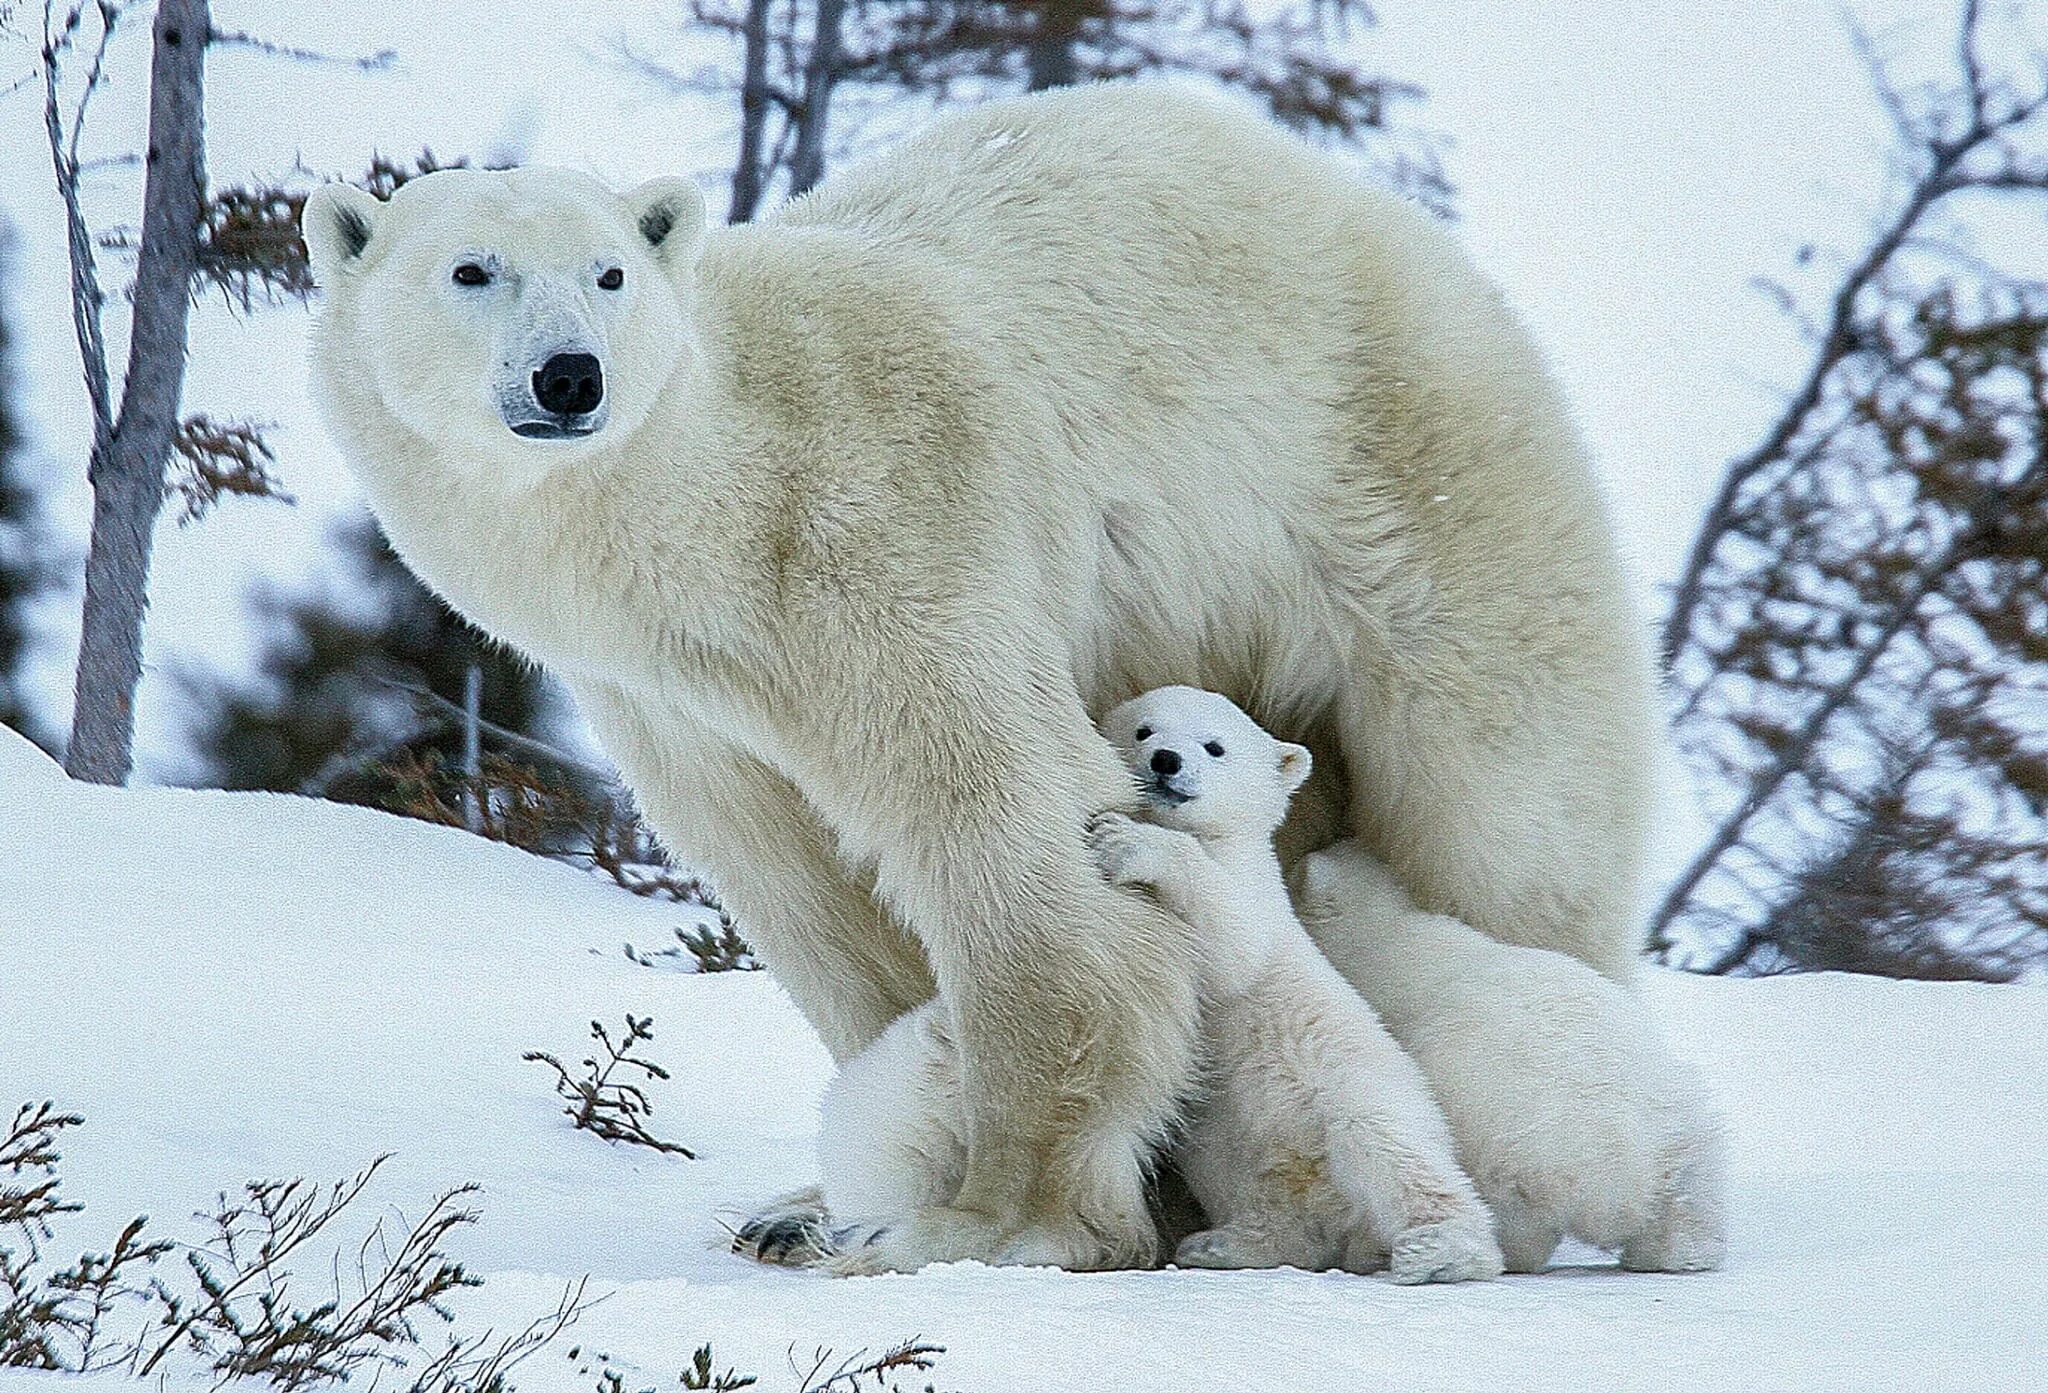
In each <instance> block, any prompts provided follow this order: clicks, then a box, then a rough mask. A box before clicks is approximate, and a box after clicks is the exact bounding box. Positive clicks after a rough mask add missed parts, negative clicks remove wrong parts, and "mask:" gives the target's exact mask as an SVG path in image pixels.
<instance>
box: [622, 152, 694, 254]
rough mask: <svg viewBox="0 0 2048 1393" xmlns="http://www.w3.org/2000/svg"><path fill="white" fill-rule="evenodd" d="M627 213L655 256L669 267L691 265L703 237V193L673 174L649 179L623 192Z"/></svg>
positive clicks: (687, 181) (690, 182)
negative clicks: (630, 190) (626, 192)
mask: <svg viewBox="0 0 2048 1393" xmlns="http://www.w3.org/2000/svg"><path fill="white" fill-rule="evenodd" d="M626 215H627V216H628V217H630V218H631V219H632V220H633V227H634V229H635V230H636V231H638V232H639V234H640V235H641V236H642V237H644V238H645V239H646V240H647V245H648V246H649V247H650V248H651V249H652V250H653V252H654V256H655V259H656V260H657V261H659V262H661V264H662V265H664V266H666V267H668V268H669V269H671V270H676V269H679V268H682V267H685V266H688V265H690V264H691V263H692V262H693V261H695V260H696V259H697V248H698V247H699V246H700V245H701V244H702V243H703V241H704V217H705V213H704V193H703V191H702V190H701V189H699V188H698V187H697V184H696V181H695V180H691V179H683V178H678V177H677V176H675V175H673V174H668V175H663V176H662V177H661V178H659V179H649V180H648V181H647V182H646V183H644V184H642V185H641V186H640V187H639V188H637V189H635V190H633V191H632V192H631V193H629V194H627V195H626Z"/></svg>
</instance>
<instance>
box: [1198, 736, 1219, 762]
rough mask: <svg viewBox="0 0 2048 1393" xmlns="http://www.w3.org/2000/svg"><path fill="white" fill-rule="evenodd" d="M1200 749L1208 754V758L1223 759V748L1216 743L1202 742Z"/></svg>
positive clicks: (1211, 741) (1213, 741) (1210, 741)
mask: <svg viewBox="0 0 2048 1393" xmlns="http://www.w3.org/2000/svg"><path fill="white" fill-rule="evenodd" d="M1202 748H1203V749H1205V750H1207V751H1208V752H1209V758H1211V759H1221V758H1223V746H1222V744H1221V743H1220V742H1218V741H1215V740H1204V741H1203V742H1202Z"/></svg>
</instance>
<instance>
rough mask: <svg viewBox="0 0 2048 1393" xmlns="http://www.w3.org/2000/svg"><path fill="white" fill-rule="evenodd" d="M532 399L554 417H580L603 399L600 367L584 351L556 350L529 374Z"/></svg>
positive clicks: (602, 380)
mask: <svg viewBox="0 0 2048 1393" xmlns="http://www.w3.org/2000/svg"><path fill="white" fill-rule="evenodd" d="M533 399H534V400H535V401H537V402H539V403H540V405H541V409H542V410H543V411H550V412H553V413H554V414H555V415H557V416H581V415H583V414H584V413H585V412H588V411H595V410H597V404H598V403H599V402H601V401H603V400H604V368H603V367H602V366H601V365H600V364H599V363H598V361H597V359H596V358H594V357H592V356H591V355H590V354H588V353H557V354H556V355H555V356H554V357H552V358H550V359H548V360H547V361H546V362H545V363H542V364H541V365H540V371H539V372H537V373H535V374H534V375H533Z"/></svg>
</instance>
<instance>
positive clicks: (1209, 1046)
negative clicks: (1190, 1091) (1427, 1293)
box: [819, 687, 1501, 1282]
mask: <svg viewBox="0 0 2048 1393" xmlns="http://www.w3.org/2000/svg"><path fill="white" fill-rule="evenodd" d="M1103 729H1104V733H1105V734H1107V735H1108V736H1109V737H1110V738H1111V739H1112V740H1113V741H1115V742H1116V743H1117V745H1118V747H1119V748H1120V749H1122V750H1123V751H1124V754H1125V756H1126V759H1127V761H1128V762H1129V764H1130V767H1131V771H1132V773H1133V775H1134V776H1135V777H1136V778H1137V779H1138V781H1139V783H1140V786H1141V788H1142V789H1143V791H1144V795H1145V801H1146V803H1147V804H1148V808H1149V812H1148V815H1149V816H1150V817H1152V818H1153V819H1154V821H1153V822H1151V823H1141V822H1134V821H1132V820H1131V819H1130V818H1128V817H1125V816H1123V815H1122V814H1120V813H1107V814H1104V815H1103V816H1102V817H1101V818H1099V819H1098V820H1097V821H1096V824H1095V826H1094V828H1093V829H1092V843H1093V846H1094V849H1095V853H1096V857H1097V859H1098V860H1099V861H1100V862H1101V864H1102V867H1103V870H1104V872H1105V874H1107V875H1108V876H1109V878H1110V879H1111V880H1112V881H1113V882H1115V883H1117V884H1122V885H1145V886H1149V887H1151V888H1152V890H1153V891H1154V892H1155V893H1156V894H1157V895H1158V897H1159V899H1160V900H1161V901H1162V902H1163V903H1164V904H1165V905H1166V907H1167V908H1168V909H1170V910H1172V911H1173V912H1174V913H1175V914H1177V915H1179V916H1180V917H1181V918H1182V919H1184V920H1185V921H1186V922H1187V923H1188V924H1189V925H1190V926H1192V927H1193V928H1194V930H1195V931H1196V934H1197V937H1198V939H1199V940H1200V951H1201V963H1202V969H1201V971H1202V990H1201V995H1202V1035H1203V1044H1204V1053H1205V1056H1206V1059H1207V1068H1206V1070H1205V1071H1204V1076H1203V1084H1202V1089H1201V1094H1200V1097H1199V1099H1198V1100H1197V1101H1196V1103H1195V1104H1194V1107H1193V1109H1192V1113H1191V1116H1190V1120H1189V1123H1188V1127H1187V1132H1186V1136H1185V1138H1184V1140H1182V1142H1181V1143H1180V1144H1179V1145H1178V1147H1177V1148H1176V1149H1175V1153H1174V1154H1175V1159H1176V1160H1177V1162H1178V1164H1179V1166H1180V1169H1181V1173H1182V1175H1183V1176H1184V1177H1185V1178H1186V1180H1187V1182H1188V1186H1189V1188H1190V1190H1192V1191H1193V1193H1194V1196H1195V1198H1196V1200H1198V1201H1199V1202H1200V1204H1201V1205H1202V1208H1203V1210H1204V1212H1205V1213H1206V1214H1207V1216H1208V1218H1209V1221H1210V1224H1211V1227H1210V1228H1208V1229H1206V1230H1204V1231H1201V1232H1198V1233H1194V1234H1191V1235H1189V1236H1188V1237H1187V1238H1185V1239H1184V1240H1182V1242H1181V1243H1180V1246H1179V1248H1178V1250H1177V1251H1176V1253H1175V1255H1174V1256H1175V1260H1176V1261H1178V1262H1180V1263H1181V1264H1183V1265H1185V1266H1196V1267H1278V1266H1294V1267H1303V1268H1311V1269H1319V1268H1328V1267H1342V1268H1347V1269H1349V1270H1352V1271H1357V1272H1370V1271H1378V1270H1380V1269H1381V1268H1385V1269H1387V1270H1388V1272H1389V1275H1391V1276H1392V1277H1393V1278H1394V1280H1396V1281H1400V1282H1429V1281H1461V1280H1466V1279H1470V1278H1485V1277H1491V1276H1494V1275H1496V1274H1497V1273H1499V1271H1500V1270H1501V1257H1500V1250H1499V1248H1498V1246H1497V1245H1496V1244H1495V1242H1494V1239H1493V1233H1492V1226H1491V1221H1490V1220H1489V1217H1488V1215H1487V1212H1486V1208H1485V1206H1484V1205H1483V1204H1481V1203H1480V1201H1479V1198H1478V1196H1477V1195H1476V1194H1475V1193H1474V1192H1473V1188H1472V1184H1471V1182H1470V1181H1469V1180H1468V1179H1466V1177H1465V1175H1464V1173H1463V1172H1462V1171H1461V1170H1459V1168H1458V1163H1457V1160H1456V1157H1455V1154H1454V1150H1453V1145H1452V1141H1451V1136H1450V1133H1449V1131H1448V1130H1447V1128H1446V1127H1445V1125H1444V1119H1443V1115H1442V1114H1441V1113H1440V1112H1439V1111H1438V1109H1437V1106H1436V1104H1435V1102H1434V1101H1433V1100H1432V1099H1431V1098H1430V1095H1429V1090H1428V1087H1427V1085H1426V1084H1424V1082H1423V1079H1422V1075H1421V1074H1420V1073H1419V1072H1417V1070H1416V1068H1415V1065H1414V1063H1413V1062H1412V1061H1411V1060H1410V1059H1409V1058H1408V1057H1407V1055H1405V1054H1403V1053H1402V1052H1401V1048H1400V1046H1398V1045H1396V1044H1395V1043H1394V1041H1393V1039H1392V1037H1391V1036H1389V1035H1388V1034H1387V1032H1386V1031H1385V1030H1384V1029H1383V1028H1382V1027H1381V1026H1380V1023H1379V1022H1378V1020H1376V1019H1375V1018H1374V1016H1373V1013H1372V1009H1371V1008H1370V1007H1369V1006H1367V1005H1366V1004H1365V1003H1364V1002H1363V1001H1362V1000H1360V999H1359V996H1358V994H1357V993H1356V992H1354V991H1353V990H1352V989H1351V987H1350V986H1349V985H1348V984H1346V983H1345V981H1344V979H1343V978H1341V977H1340V976H1338V975H1337V973H1336V972H1335V971H1334V970H1333V969H1332V968H1331V967H1330V965H1329V963H1327V962H1326V961H1324V959H1323V957H1322V955H1321V954H1320V953H1318V952H1317V951H1316V949H1315V946H1314V945H1313V944H1312V943H1310V942H1309V940H1308V936H1307V934H1306V933H1304V932H1303V931H1302V928H1301V925H1300V924H1299V923H1298V922H1296V920H1295V918H1294V912H1293V910H1292V909H1291V908H1290V907H1289V905H1288V900H1287V891H1286V888H1285V886H1284V885H1283V883H1282V881H1281V876H1280V866H1279V862H1278V860H1277V859H1276V858H1275V857H1274V854H1273V842H1272V839H1273V832H1274V830H1275V829H1276V828H1278V827H1279V825H1280V822H1281V819H1282V818H1283V817H1284V816H1285V814H1286V811H1287V802H1288V799H1289V797H1290V795H1292V793H1293V792H1294V790H1295V789H1296V788H1298V787H1299V786H1300V785H1301V783H1302V781H1303V780H1304V779H1306V778H1307V777H1308V773H1309V769H1310V763H1311V760H1310V755H1309V752H1308V751H1307V750H1306V749H1304V748H1303V747H1302V746H1300V745H1293V744H1286V743H1283V742H1280V741H1277V740H1275V739H1273V737H1272V736H1270V735H1268V734H1267V733H1266V732H1265V731H1264V730H1262V729H1261V728H1260V727H1259V726H1258V725H1257V724H1256V723H1255V722H1254V721H1253V720H1252V719H1251V718H1250V717H1249V716H1247V715H1245V714H1244V712H1242V711H1241V710H1239V709H1238V708H1237V707H1236V706H1234V705H1233V704H1231V703H1230V702H1229V701H1227V700H1225V699H1224V698H1222V697H1220V696H1216V695H1214V694H1213V693H1209V692H1200V691H1194V690H1192V689H1190V688H1186V687H1169V688H1162V689H1160V690H1158V691H1154V692H1150V693H1147V694H1146V695H1144V696H1142V697H1139V698H1137V699H1136V700H1133V701H1131V702H1128V703H1126V704H1124V705H1123V706H1120V707H1118V708H1117V709H1116V710H1115V711H1113V712H1111V713H1110V714H1109V716H1108V717H1107V718H1106V719H1105V722H1104V726H1103ZM959 1100H960V1087H959V1075H958V1058H957V1053H956V1052H955V1050H954V1049H953V1046H952V1043H951V1041H950V1040H949V1039H948V1038H947V1035H946V1027H945V1023H944V1018H943V1016H942V1015H941V1013H940V1012H939V1011H938V1010H937V1008H936V1007H934V1006H928V1007H925V1008H923V1009H920V1010H917V1011H913V1012H910V1013H908V1014H907V1015H905V1016H903V1017H902V1018H901V1019H899V1020H898V1021H897V1022H896V1023H895V1024H894V1025H892V1026H890V1027H889V1029H888V1030H887V1031H885V1032H884V1033H883V1035H882V1037H881V1039H879V1040H878V1041H876V1042H875V1044H873V1045H871V1046H870V1047H869V1048H868V1049H866V1050H864V1051H862V1052H861V1053H860V1054H859V1055H856V1056H855V1057H854V1058H853V1059H851V1060H849V1061H848V1062H847V1063H846V1065H845V1066H844V1067H843V1068H842V1069H841V1071H840V1074H839V1077H838V1078H837V1079H836V1080H835V1081H834V1083H833V1085H832V1087H831V1088H830V1089H829V1090H828V1091H827V1093H826V1097H825V1104H824V1110H823V1118H822V1129H821V1132H820V1156H819V1160H820V1165H821V1170H822V1173H823V1175H824V1178H825V1184H824V1188H825V1202H826V1207H827V1209H828V1210H829V1211H830V1212H831V1214H832V1215H833V1216H834V1218H835V1219H836V1220H839V1221H841V1222H842V1223H844V1225H845V1227H844V1228H842V1229H841V1230H839V1231H838V1236H837V1243H838V1244H839V1245H840V1246H842V1247H845V1248H847V1249H848V1251H846V1252H845V1253H844V1254H843V1255H842V1256H841V1257H839V1258H838V1259H837V1261H838V1262H839V1263H840V1265H842V1266H845V1267H850V1268H855V1269H858V1268H860V1267H861V1266H862V1265H863V1264H862V1257H861V1252H862V1250H861V1249H860V1248H859V1247H858V1246H856V1245H857V1244H858V1242H859V1241H860V1239H861V1238H863V1237H865V1236H866V1235H868V1234H871V1233H873V1232H875V1231H876V1230H877V1229H883V1230H885V1229H886V1226H887V1224H888V1223H889V1221H890V1219H891V1217H892V1216H895V1215H901V1214H912V1213H915V1212H917V1210H918V1209H919V1208H921V1207H922V1206H924V1205H927V1204H930V1203H933V1202H934V1201H933V1199H932V1196H934V1195H943V1194H944V1193H946V1191H947V1188H948V1186H950V1185H952V1184H956V1183H957V1177H958V1172H959V1169H960V1166H961V1165H962V1164H963V1162H964V1158H965V1152H966V1148H965V1144H964V1139H963V1136H962V1129H961V1119H962V1112H961V1108H960V1101H959Z"/></svg>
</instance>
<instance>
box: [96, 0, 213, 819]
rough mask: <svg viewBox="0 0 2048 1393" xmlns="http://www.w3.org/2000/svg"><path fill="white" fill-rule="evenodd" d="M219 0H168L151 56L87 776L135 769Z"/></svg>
mask: <svg viewBox="0 0 2048 1393" xmlns="http://www.w3.org/2000/svg"><path fill="white" fill-rule="evenodd" d="M212 27H213V20H212V16H211V14H210V13H209V11H208V6H207V0H161V3H159V5H158V6H157V12H156V23H155V25H154V26H153V40H152V42H153V45H154V47H153V50H152V53H151V57H150V83H149V152H148V156H147V164H146V170H147V173H146V175H145V180H144V184H143V195H142V245H141V250H140V253H139V255H138V257H137V264H136V274H135V309H134V319H133V327H132V329H131V331H130V343H129V353H128V372H127V376H126V378H125V385H124V390H123V392H122V396H121V413H120V417H119V419H118V420H117V422H116V423H115V426H114V430H113V434H112V436H111V437H110V438H109V439H108V440H107V442H106V445H105V447H104V448H100V447H98V446H96V447H95V448H94V450H93V459H92V464H91V468H90V470H89V478H90V479H91V482H92V490H93V515H92V548H91V551H90V552H89V553H88V554H87V556H86V563H85V622H84V630H83V633H82V635H81V637H80V642H79V650H78V684H77V691H76V702H75V705H74V707H73V714H72V719H71V744H70V748H69V750H68V751H67V752H66V755H65V768H66V769H67V770H69V771H70V773H71V776H72V777H73V778H76V779H88V780H91V781H92V782H94V783H103V784H119V783H125V782H126V781H127V779H128V771H129V767H130V765H131V764H132V762H133V753H134V743H135V689H136V686H137V684H138V683H139V682H140V681H141V679H142V618H143V611H144V610H145V608H146V607H147V604H148V587H149V557H150V547H151V543H152V539H153V536H154V533H155V530H156V517H157V513H158V511H159V510H160V509H161V508H162V506H163V494H164V483H163V481H164V466H165V462H166V461H167V460H168V459H169V457H170V452H171V441H172V439H173V437H174V436H175V435H176V433H177V429H178V401H179V398H180V396H181V395H182V394H183V392H184V386H185V322H186V317H187V314H188V312H189V310H190V309H191V305H192V277H193V272H194V270H195V268H196V265H197V262H198V255H199V243H198V231H199V225H200V217H201V212H202V206H203V200H204V198H205V182H206V146H205V135H204V125H205V90H206V46H207V42H208V40H209V39H210V37H211V35H212Z"/></svg>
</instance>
